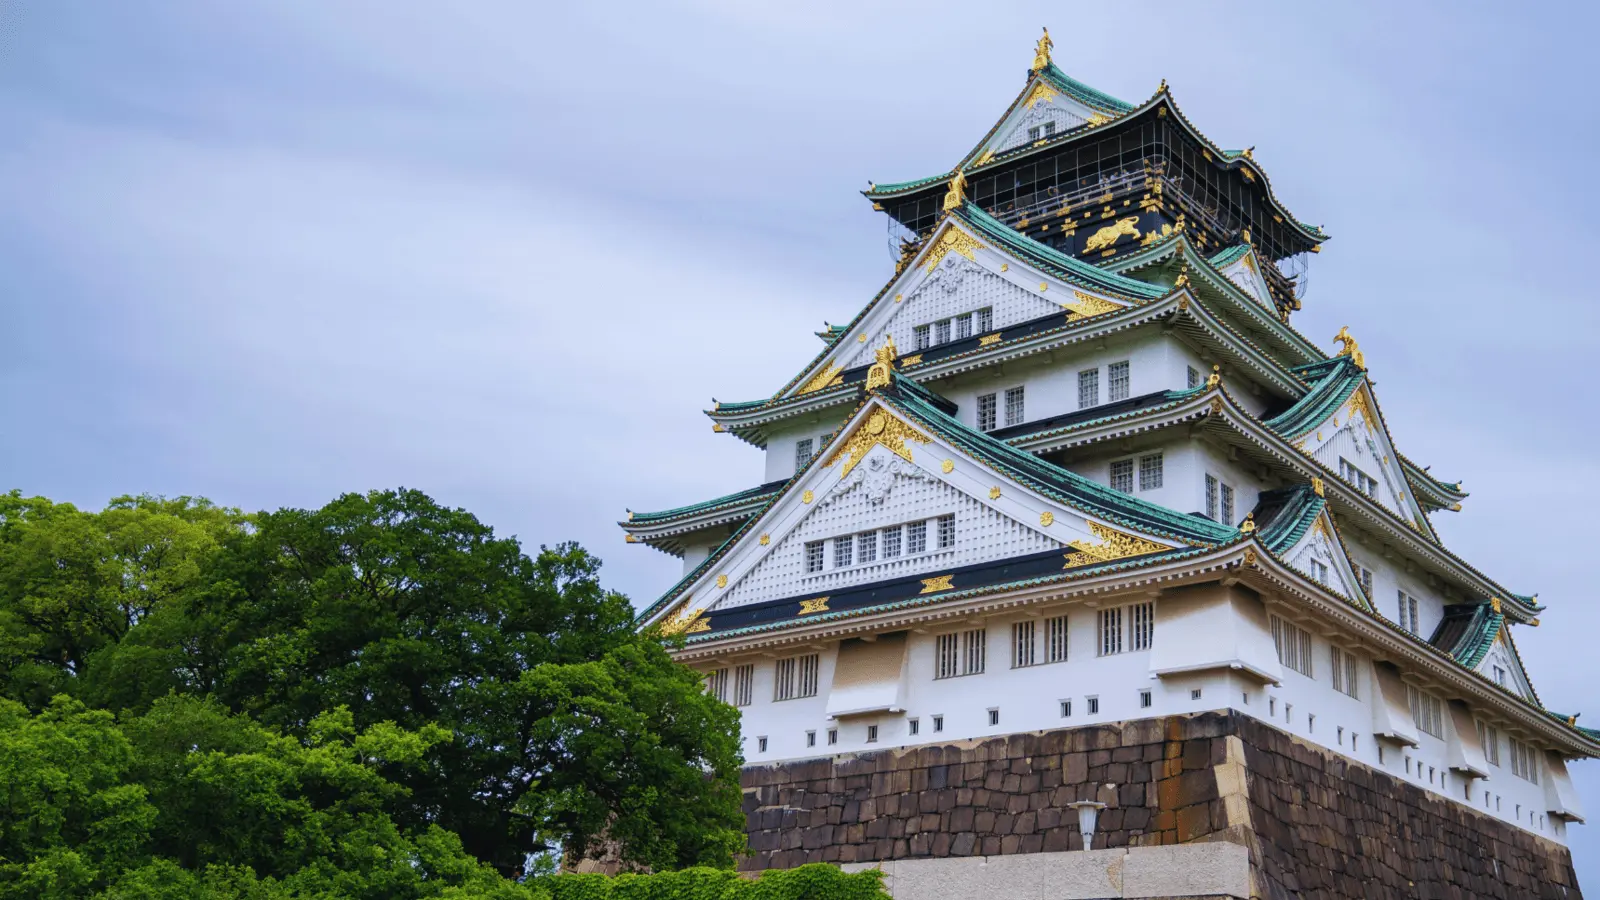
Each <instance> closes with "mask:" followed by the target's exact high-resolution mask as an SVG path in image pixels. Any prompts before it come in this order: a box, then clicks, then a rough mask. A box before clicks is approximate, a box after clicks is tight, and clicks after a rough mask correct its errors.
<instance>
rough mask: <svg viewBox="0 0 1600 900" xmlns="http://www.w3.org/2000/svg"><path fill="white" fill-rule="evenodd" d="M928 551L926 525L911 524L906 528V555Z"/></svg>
mask: <svg viewBox="0 0 1600 900" xmlns="http://www.w3.org/2000/svg"><path fill="white" fill-rule="evenodd" d="M926 549H928V523H927V522H912V523H911V524H909V525H907V526H906V553H907V554H908V555H909V554H912V553H921V552H923V551H924V550H926Z"/></svg>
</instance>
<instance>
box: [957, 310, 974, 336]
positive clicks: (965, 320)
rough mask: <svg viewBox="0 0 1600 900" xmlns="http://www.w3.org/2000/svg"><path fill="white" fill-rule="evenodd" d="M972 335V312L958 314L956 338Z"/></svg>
mask: <svg viewBox="0 0 1600 900" xmlns="http://www.w3.org/2000/svg"><path fill="white" fill-rule="evenodd" d="M969 337H972V313H967V314H965V315H960V316H956V340H958V341H959V340H962V339H964V338H969Z"/></svg>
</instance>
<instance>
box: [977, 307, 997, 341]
mask: <svg viewBox="0 0 1600 900" xmlns="http://www.w3.org/2000/svg"><path fill="white" fill-rule="evenodd" d="M993 327H994V308H993V307H989V306H985V307H984V308H983V309H980V310H978V333H979V334H982V333H984V332H985V331H988V330H989V329H991V328H993Z"/></svg>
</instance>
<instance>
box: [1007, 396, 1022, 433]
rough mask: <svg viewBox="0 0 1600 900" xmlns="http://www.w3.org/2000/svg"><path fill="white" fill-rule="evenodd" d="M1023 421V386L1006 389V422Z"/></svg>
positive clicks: (1013, 423) (1009, 423) (1010, 423)
mask: <svg viewBox="0 0 1600 900" xmlns="http://www.w3.org/2000/svg"><path fill="white" fill-rule="evenodd" d="M1021 422H1022V388H1020V387H1014V388H1007V389H1006V424H1007V425H1016V424H1019V423H1021Z"/></svg>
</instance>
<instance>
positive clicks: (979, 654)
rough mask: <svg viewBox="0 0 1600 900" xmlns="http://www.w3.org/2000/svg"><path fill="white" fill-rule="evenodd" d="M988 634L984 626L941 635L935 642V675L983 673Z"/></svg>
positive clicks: (949, 676) (955, 675) (954, 675)
mask: <svg viewBox="0 0 1600 900" xmlns="http://www.w3.org/2000/svg"><path fill="white" fill-rule="evenodd" d="M986 635H987V632H985V630H984V629H982V628H974V629H972V630H971V631H963V632H959V633H956V634H941V635H939V636H938V638H936V639H935V642H934V665H935V670H934V677H935V678H956V677H958V676H961V675H978V674H981V673H982V672H983V668H984V662H985V658H984V657H985V653H984V649H985V647H984V643H985V640H986ZM934 721H935V722H937V721H938V720H937V719H935V720H934ZM936 730H937V729H936Z"/></svg>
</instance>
